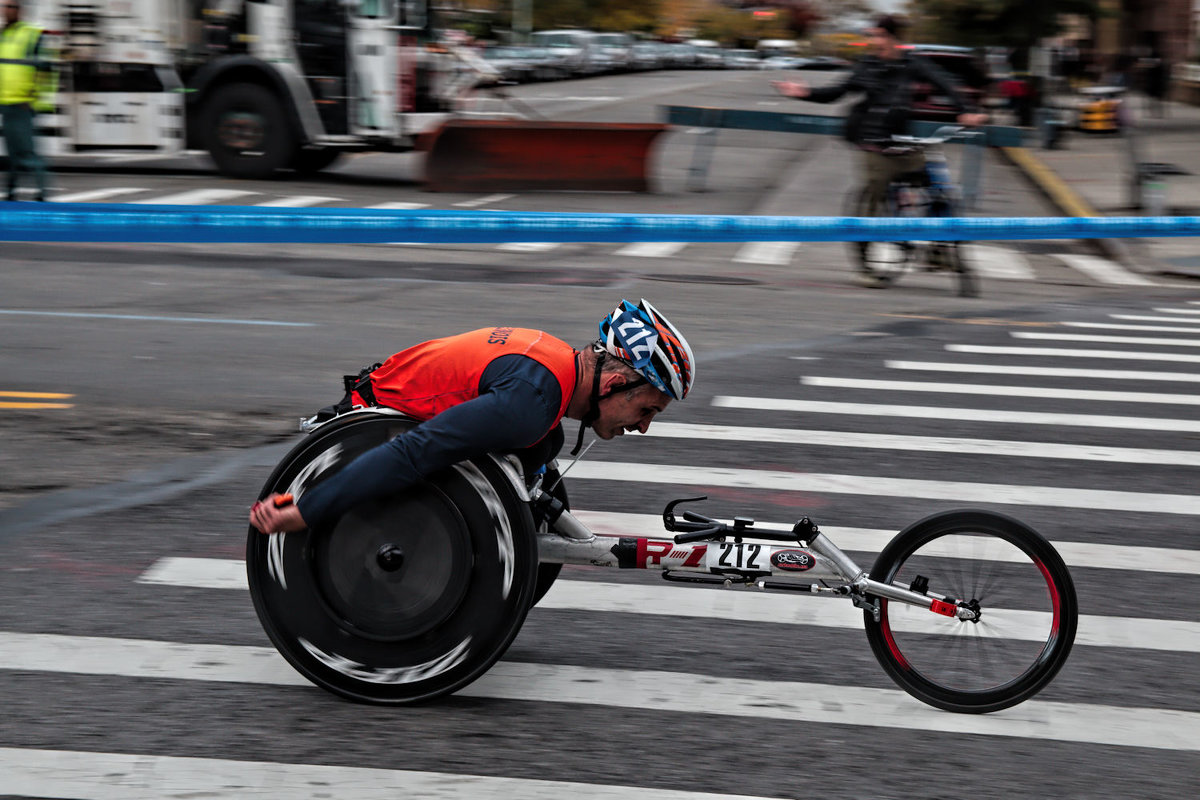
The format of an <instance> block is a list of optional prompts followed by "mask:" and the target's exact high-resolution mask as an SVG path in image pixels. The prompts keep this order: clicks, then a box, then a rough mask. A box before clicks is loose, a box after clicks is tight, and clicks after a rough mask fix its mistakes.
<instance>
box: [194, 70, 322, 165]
mask: <svg viewBox="0 0 1200 800" xmlns="http://www.w3.org/2000/svg"><path fill="white" fill-rule="evenodd" d="M203 118H204V130H205V141H206V146H207V149H208V152H209V154H210V155H211V156H212V159H213V161H215V162H216V164H217V169H218V170H220V171H221V173H222V174H223V175H228V176H229V177H231V178H269V177H271V176H273V175H274V174H275V172H276V171H277V170H279V169H281V168H283V167H286V166H288V165H289V164H291V163H292V161H293V159H294V158H295V157H296V153H297V151H298V149H299V145H298V142H297V137H296V135H295V134H294V133H293V132H292V131H291V130H289V128H288V121H287V114H286V112H285V109H284V107H283V102H282V101H281V100H280V98H279V96H278V95H276V94H275V93H274V92H272V91H270V90H269V89H266V88H264V87H262V86H259V85H258V84H255V83H231V84H229V85H227V86H222V87H220V88H218V89H217V90H216V92H215V93H214V94H213V96H212V98H211V99H209V100H208V102H207V103H206V104H205V113H204V117H203Z"/></svg>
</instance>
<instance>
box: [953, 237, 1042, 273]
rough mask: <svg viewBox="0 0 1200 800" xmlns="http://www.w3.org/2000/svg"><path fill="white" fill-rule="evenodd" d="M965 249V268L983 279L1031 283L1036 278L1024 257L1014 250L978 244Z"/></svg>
mask: <svg viewBox="0 0 1200 800" xmlns="http://www.w3.org/2000/svg"><path fill="white" fill-rule="evenodd" d="M965 249H966V255H965V256H964V259H965V260H966V262H967V266H968V267H970V268H971V270H972V271H973V272H976V273H978V274H980V275H982V276H983V277H985V278H993V279H999V280H1005V281H1031V280H1033V279H1034V278H1036V277H1037V276H1036V275H1035V273H1034V271H1033V268H1032V267H1030V266H1029V262H1028V261H1026V260H1025V258H1024V256H1022V255H1021V254H1020V253H1018V252H1016V251H1014V250H1008V249H1006V248H1003V247H988V246H985V245H978V244H973V245H970V246H969V247H967V248H965Z"/></svg>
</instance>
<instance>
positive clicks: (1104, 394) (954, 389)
mask: <svg viewBox="0 0 1200 800" xmlns="http://www.w3.org/2000/svg"><path fill="white" fill-rule="evenodd" d="M800 383H801V384H803V385H804V386H820V387H824V388H836V389H870V390H872V391H888V392H934V393H937V394H978V395H985V396H991V395H998V394H1000V395H1004V396H1007V397H1013V398H1017V399H1024V398H1027V397H1039V398H1047V399H1057V400H1088V401H1103V402H1112V403H1159V404H1166V405H1183V406H1195V405H1200V395H1194V394H1172V393H1163V392H1116V391H1106V390H1102V389H1055V388H1052V387H1048V386H1003V385H999V384H988V383H933V382H925V381H887V380H873V379H870V378H830V377H823V376H819V375H805V376H802V377H801V378H800Z"/></svg>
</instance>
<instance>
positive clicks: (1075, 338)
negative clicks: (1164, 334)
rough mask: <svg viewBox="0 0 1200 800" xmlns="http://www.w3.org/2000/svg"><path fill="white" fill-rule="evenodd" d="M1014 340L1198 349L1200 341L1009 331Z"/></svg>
mask: <svg viewBox="0 0 1200 800" xmlns="http://www.w3.org/2000/svg"><path fill="white" fill-rule="evenodd" d="M1008 335H1009V336H1012V337H1013V338H1014V339H1054V340H1057V341H1061V342H1106V343H1110V344H1148V345H1155V346H1158V345H1162V346H1166V347H1200V339H1160V338H1156V337H1150V336H1094V335H1092V334H1088V333H1040V332H1036V331H1009V332H1008Z"/></svg>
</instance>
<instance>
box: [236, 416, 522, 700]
mask: <svg viewBox="0 0 1200 800" xmlns="http://www.w3.org/2000/svg"><path fill="white" fill-rule="evenodd" d="M414 424H415V423H413V422H412V421H410V420H407V419H405V418H403V417H398V416H396V415H391V414H384V413H361V414H351V415H347V416H346V417H343V418H342V419H339V420H336V421H334V422H331V423H329V424H327V425H326V426H324V427H322V428H320V429H319V430H318V431H316V432H315V433H314V434H312V435H311V436H310V437H308V438H307V439H305V440H304V441H302V442H301V443H300V444H299V445H298V446H297V447H296V448H295V449H293V450H292V452H291V453H289V454H288V455H287V456H286V457H285V458H284V460H283V461H282V462H281V463H280V465H279V466H278V467H277V468H276V470H275V472H274V473H273V474H272V475H271V477H270V478H269V479H268V480H267V483H266V485H265V486H264V487H263V491H262V494H261V496H262V497H266V496H268V495H270V494H271V493H273V492H291V493H292V494H293V495H295V496H296V497H297V498H299V497H300V496H301V495H302V494H303V493H304V492H305V491H306V490H309V489H311V488H312V487H313V486H315V485H317V484H318V483H320V482H321V481H322V480H324V479H326V478H328V477H329V476H330V475H332V474H334V473H335V472H336V471H337V470H338V469H340V468H342V467H343V466H344V465H346V464H347V463H349V462H350V461H351V460H353V459H354V458H355V457H356V456H357V455H359V454H361V453H363V452H366V451H367V450H369V449H371V448H373V447H375V446H376V445H379V444H382V443H384V442H386V441H388V440H389V439H391V438H392V437H394V436H396V435H399V434H401V433H403V432H405V431H406V430H408V429H410V428H411V427H412V426H413V425H414ZM537 567H538V561H537V542H536V539H535V537H534V528H533V520H532V518H531V517H530V513H529V508H528V504H527V503H526V502H524V501H523V500H521V499H520V497H519V495H518V494H517V492H516V490H515V488H514V487H513V486H512V485H511V483H510V482H509V479H508V478H507V476H506V475H505V473H504V471H503V470H502V469H501V468H500V467H499V466H498V465H497V464H496V462H494V461H493V460H492V459H491V458H490V457H481V458H478V459H472V460H468V461H464V462H461V463H459V464H456V465H455V466H454V467H452V468H450V469H446V470H443V471H442V472H440V473H437V474H435V475H432V476H430V477H429V478H428V480H427V481H426V482H424V483H422V484H420V485H418V486H415V487H412V488H410V489H407V490H404V491H401V492H397V493H396V494H394V495H392V496H389V497H386V498H383V499H381V500H378V501H373V502H370V503H366V504H363V505H360V506H358V507H356V508H354V509H352V510H351V511H350V512H348V513H346V514H345V515H343V516H342V517H341V518H340V519H338V520H337V521H336V522H335V523H334V524H332V525H330V526H328V527H324V528H314V529H309V530H306V531H299V532H294V533H287V534H271V535H264V534H262V533H259V532H258V531H257V530H255V529H254V528H251V529H250V532H249V538H248V541H247V549H246V569H247V575H248V578H249V583H250V592H251V596H252V597H253V600H254V607H255V610H256V611H257V612H258V616H259V619H260V620H261V622H262V624H263V627H264V629H265V630H266V632H267V635H268V636H269V637H270V639H271V641H272V643H274V645H275V647H276V648H277V649H278V650H279V651H280V653H282V654H283V656H284V657H285V658H286V659H287V660H288V661H289V662H290V663H291V664H292V666H294V667H295V668H296V669H297V670H298V671H299V672H300V673H301V674H303V675H304V676H305V677H307V678H308V679H309V680H311V681H312V682H313V683H315V684H317V685H318V686H321V687H323V688H325V689H328V690H329V691H331V692H334V693H336V694H339V695H341V696H343V697H347V698H350V699H352V700H358V701H362V702H371V703H388V704H399V703H411V702H416V701H420V700H428V699H431V698H434V697H438V696H440V695H444V694H447V693H450V692H453V691H456V690H457V689H460V688H462V687H463V686H466V685H467V684H468V683H470V682H471V681H473V680H475V679H476V678H478V677H479V676H480V675H482V674H483V673H484V672H485V671H487V669H488V668H489V667H491V666H492V664H494V663H495V662H496V660H497V659H499V658H500V656H501V655H502V654H503V653H504V651H505V650H506V649H507V648H508V646H509V644H510V643H511V642H512V640H513V639H514V638H515V637H516V635H517V632H518V631H519V630H520V628H521V625H522V623H523V622H524V620H525V615H526V613H527V612H528V610H529V607H530V605H531V603H532V600H533V592H534V587H535V585H536V581H537Z"/></svg>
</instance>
